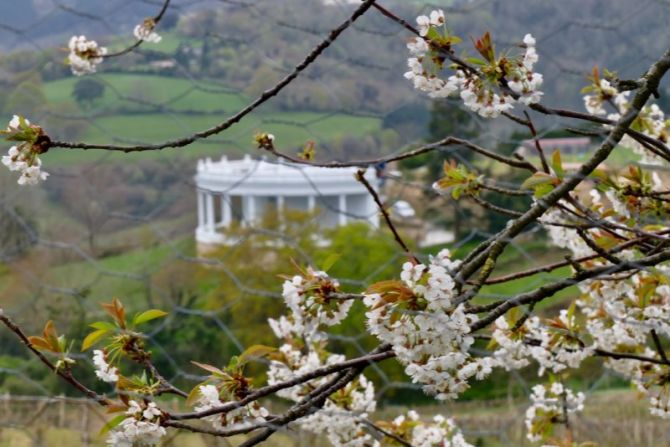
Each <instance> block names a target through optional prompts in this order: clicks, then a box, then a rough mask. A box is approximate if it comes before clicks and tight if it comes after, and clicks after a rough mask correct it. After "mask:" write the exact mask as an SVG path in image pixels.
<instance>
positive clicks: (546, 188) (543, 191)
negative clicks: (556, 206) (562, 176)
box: [535, 183, 554, 199]
mask: <svg viewBox="0 0 670 447" xmlns="http://www.w3.org/2000/svg"><path fill="white" fill-rule="evenodd" d="M553 190H554V185H552V184H551V183H543V184H542V185H538V186H536V187H535V197H537V198H538V199H539V198H540V197H544V196H546V195H547V194H549V193H550V192H552V191H553Z"/></svg>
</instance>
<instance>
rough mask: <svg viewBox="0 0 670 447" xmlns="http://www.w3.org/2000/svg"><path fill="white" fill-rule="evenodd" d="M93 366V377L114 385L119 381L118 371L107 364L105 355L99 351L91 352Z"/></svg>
mask: <svg viewBox="0 0 670 447" xmlns="http://www.w3.org/2000/svg"><path fill="white" fill-rule="evenodd" d="M93 365H94V366H95V375H96V376H97V377H98V379H100V380H102V381H103V382H108V383H116V382H118V381H119V370H118V369H117V368H116V367H115V366H112V365H110V364H109V363H107V359H106V358H105V353H104V352H103V351H101V350H99V349H96V350H95V351H93Z"/></svg>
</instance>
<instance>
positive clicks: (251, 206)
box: [242, 196, 256, 225]
mask: <svg viewBox="0 0 670 447" xmlns="http://www.w3.org/2000/svg"><path fill="white" fill-rule="evenodd" d="M242 200H243V201H244V205H245V206H244V222H245V223H246V224H247V225H250V224H252V223H253V221H254V220H255V219H256V197H254V196H245V197H243V199H242Z"/></svg>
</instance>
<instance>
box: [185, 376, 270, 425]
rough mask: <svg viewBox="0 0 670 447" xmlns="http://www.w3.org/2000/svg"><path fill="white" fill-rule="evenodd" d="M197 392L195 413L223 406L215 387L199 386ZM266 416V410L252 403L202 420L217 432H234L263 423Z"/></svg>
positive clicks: (256, 403)
mask: <svg viewBox="0 0 670 447" xmlns="http://www.w3.org/2000/svg"><path fill="white" fill-rule="evenodd" d="M198 390H199V395H200V396H199V398H198V401H197V403H196V405H195V407H194V409H195V411H207V410H211V409H213V408H218V407H220V406H222V405H223V402H221V399H220V391H219V389H218V388H217V387H216V386H215V385H201V386H200V387H199V389H198ZM268 416H269V412H268V410H267V409H266V408H264V407H262V406H261V405H260V404H259V403H258V402H252V403H249V404H248V405H245V406H243V407H240V408H236V409H234V410H231V411H228V412H226V413H223V414H214V415H211V416H207V417H205V418H203V420H205V421H207V422H209V423H211V424H212V426H213V427H214V428H215V429H218V430H220V429H222V428H224V427H225V428H228V429H231V430H236V429H243V428H248V427H250V426H252V425H256V424H259V423H262V422H265V420H266V418H267V417H268Z"/></svg>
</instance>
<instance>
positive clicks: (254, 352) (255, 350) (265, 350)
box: [239, 345, 277, 363]
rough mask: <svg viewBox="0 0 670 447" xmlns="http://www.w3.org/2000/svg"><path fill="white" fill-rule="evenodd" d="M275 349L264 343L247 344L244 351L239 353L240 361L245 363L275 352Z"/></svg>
mask: <svg viewBox="0 0 670 447" xmlns="http://www.w3.org/2000/svg"><path fill="white" fill-rule="evenodd" d="M276 350H277V349H276V348H273V347H270V346H265V345H253V346H249V347H248V348H247V349H245V351H244V352H243V353H242V354H240V356H239V357H240V359H239V361H240V363H247V362H249V361H251V360H253V359H260V358H263V357H266V356H268V355H270V354H272V353H273V352H275V351H276Z"/></svg>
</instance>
